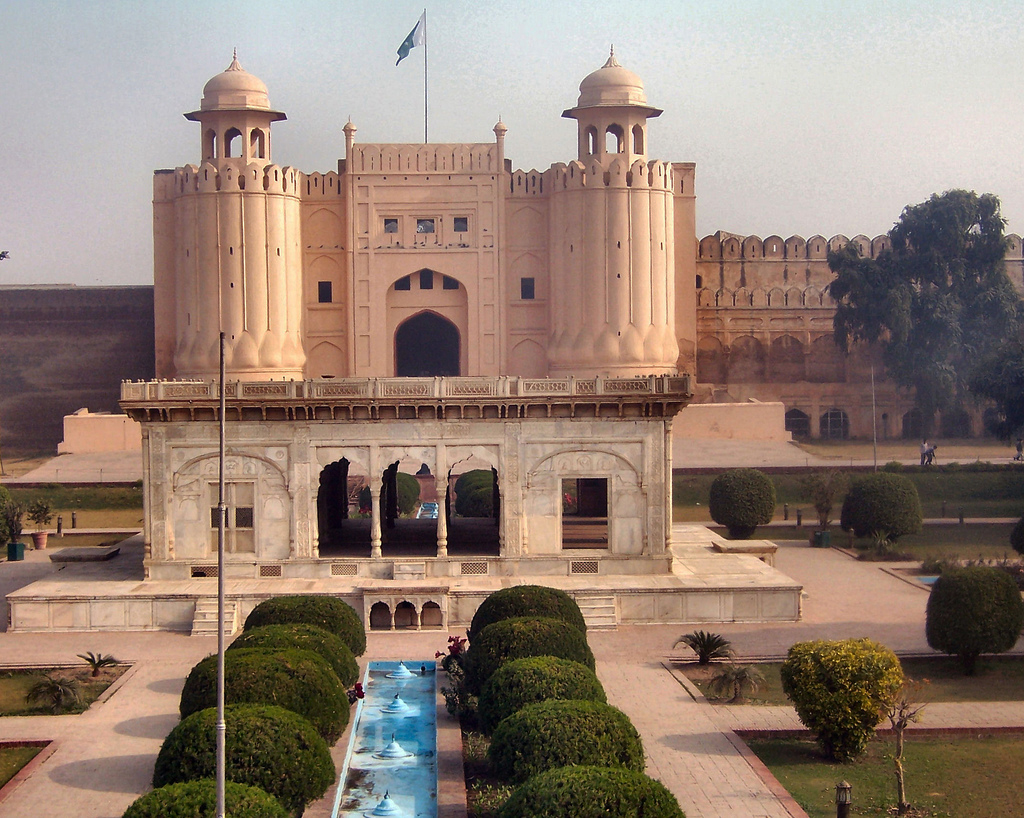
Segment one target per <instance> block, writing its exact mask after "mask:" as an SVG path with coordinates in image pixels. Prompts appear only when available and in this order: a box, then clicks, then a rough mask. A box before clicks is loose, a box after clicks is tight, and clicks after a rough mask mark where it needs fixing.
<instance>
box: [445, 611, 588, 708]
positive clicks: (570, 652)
mask: <svg viewBox="0 0 1024 818" xmlns="http://www.w3.org/2000/svg"><path fill="white" fill-rule="evenodd" d="M527 656H556V657H558V658H561V659H572V660H573V661H574V662H581V663H582V664H584V665H586V666H587V667H588V668H590V669H591V670H593V669H594V654H593V653H591V652H590V647H589V646H588V645H587V638H586V637H585V636H584V635H583V634H582V633H580V632H579V631H578V630H577V629H576V628H574V627H573V626H572V625H570V624H568V623H567V622H564V621H562V620H561V619H551V618H550V617H529V616H517V617H513V618H512V619H504V620H502V621H501V622H495V623H494V624H493V625H488V626H487V627H486V628H484V629H483V630H482V631H480V633H479V634H478V635H477V637H476V640H475V641H474V642H473V643H472V644H471V645H470V646H469V652H468V653H467V654H466V662H465V668H466V686H467V688H468V690H469V692H470V693H472V694H474V695H477V696H479V695H480V691H481V689H482V688H483V685H484V682H486V681H487V680H488V679H489V678H491V674H492V673H494V671H496V670H497V669H498V668H500V667H501V666H502V665H504V664H505V663H506V662H511V661H512V660H513V659H523V658H525V657H527Z"/></svg>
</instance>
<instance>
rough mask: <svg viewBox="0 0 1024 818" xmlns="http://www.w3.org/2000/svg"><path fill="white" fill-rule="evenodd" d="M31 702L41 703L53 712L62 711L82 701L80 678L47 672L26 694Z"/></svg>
mask: <svg viewBox="0 0 1024 818" xmlns="http://www.w3.org/2000/svg"><path fill="white" fill-rule="evenodd" d="M25 698H26V699H28V702H29V704H41V705H45V706H46V707H48V708H49V709H50V712H51V713H60V712H61V711H62V710H66V709H68V708H69V707H74V706H75V705H76V704H80V703H81V701H82V686H81V684H80V683H79V681H78V679H75V678H74V677H66V676H51V675H49V674H47V675H46V676H44V677H43V678H42V679H40V680H39V681H38V682H36V683H35V684H34V685H32V687H30V688H29V691H28V693H27V694H26V696H25Z"/></svg>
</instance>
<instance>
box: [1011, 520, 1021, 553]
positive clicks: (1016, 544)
mask: <svg viewBox="0 0 1024 818" xmlns="http://www.w3.org/2000/svg"><path fill="white" fill-rule="evenodd" d="M1010 546H1011V547H1012V548H1013V550H1014V551H1016V552H1017V553H1018V554H1024V517H1021V518H1020V519H1019V520H1017V524H1016V525H1015V526H1014V527H1013V531H1011V532H1010Z"/></svg>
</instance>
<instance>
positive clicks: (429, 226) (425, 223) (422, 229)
mask: <svg viewBox="0 0 1024 818" xmlns="http://www.w3.org/2000/svg"><path fill="white" fill-rule="evenodd" d="M416 232H417V233H433V232H434V220H433V219H416Z"/></svg>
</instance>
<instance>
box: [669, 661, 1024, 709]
mask: <svg viewBox="0 0 1024 818" xmlns="http://www.w3.org/2000/svg"><path fill="white" fill-rule="evenodd" d="M900 663H901V664H902V665H903V673H904V674H905V675H906V676H908V677H909V678H911V679H914V680H918V681H920V680H924V679H927V680H928V684H927V685H925V687H924V689H923V690H922V692H921V696H920V698H921V700H922V701H926V702H1011V701H1019V700H1020V698H1021V691H1022V690H1024V656H988V657H983V658H982V659H980V660H979V662H978V669H977V671H976V673H975V675H974V676H964V675H963V672H962V671H961V670H960V665H959V663H958V662H957V660H956V659H955V658H953V657H949V656H936V657H927V658H915V659H901V660H900ZM780 667H782V663H781V662H766V663H764V664H760V663H759V664H758V665H757V668H758V670H760V671H761V673H762V674H763V675H764V677H765V681H766V682H767V685H766V686H765V687H764V688H763V689H762V690H759V691H758V692H757V693H755V694H754V695H753V696H752V697H751V698H750V699H748V700H747V701H746V702H745V703H746V704H769V705H777V704H784V705H785V704H789V699H787V698H786V694H785V693H783V692H782V679H781V678H780V676H779V668H780ZM681 670H682V671H683V673H685V674H686V677H687V678H688V679H690V680H691V681H692V682H693V683H694V684H696V685H697V687H698V688H700V691H701V693H703V694H704V695H705V696H707V697H708V699H709V700H710V699H711V696H710V695H709V693H708V682H709V681H710V679H711V677H712V676H713V674H714V673H715V671H716V668H715V664H711V665H704V666H701V665H698V664H696V663H693V664H687V665H682V666H681ZM721 703H724V702H716V704H721ZM927 713H928V710H927V708H926V709H925V714H926V718H927Z"/></svg>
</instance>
